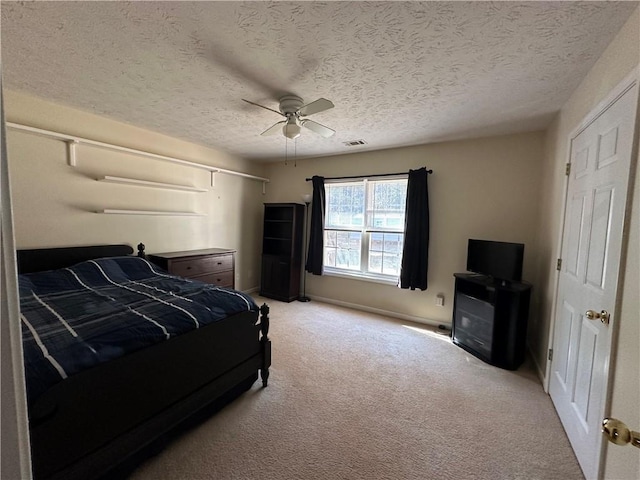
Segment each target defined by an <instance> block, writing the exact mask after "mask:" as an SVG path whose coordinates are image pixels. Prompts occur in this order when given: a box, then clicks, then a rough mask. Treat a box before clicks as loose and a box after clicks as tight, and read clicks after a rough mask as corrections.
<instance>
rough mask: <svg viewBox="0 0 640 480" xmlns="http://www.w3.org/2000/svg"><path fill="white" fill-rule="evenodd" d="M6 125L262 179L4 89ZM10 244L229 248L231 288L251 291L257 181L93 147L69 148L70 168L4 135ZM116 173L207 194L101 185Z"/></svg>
mask: <svg viewBox="0 0 640 480" xmlns="http://www.w3.org/2000/svg"><path fill="white" fill-rule="evenodd" d="M5 101H6V107H7V108H6V117H7V121H8V122H14V123H21V124H26V125H29V126H34V127H38V128H42V129H47V130H54V131H58V132H61V133H66V134H71V135H77V136H80V137H85V138H88V139H92V140H98V141H102V142H107V143H113V144H117V145H121V146H126V147H130V148H135V149H140V150H144V151H150V152H153V153H157V154H160V155H167V156H175V157H178V158H181V159H185V160H189V161H193V162H196V163H204V164H208V165H214V166H218V167H222V168H227V169H231V170H236V171H243V172H246V173H250V174H255V175H260V176H261V175H262V173H263V172H262V170H263V168H262V166H260V165H254V164H252V163H251V162H248V161H246V160H243V159H240V158H237V157H233V156H231V155H228V154H225V153H222V152H219V151H215V150H211V149H208V148H205V147H202V146H199V145H195V144H192V143H188V142H184V141H181V140H178V139H175V138H172V137H168V136H166V135H160V134H158V133H155V132H151V131H148V130H144V129H141V128H137V127H134V126H131V125H127V124H124V123H120V122H115V121H112V120H109V119H106V118H104V117H99V116H96V115H92V114H89V113H86V112H81V111H79V110H75V109H72V108H68V107H65V106H61V105H57V104H54V103H51V102H47V101H44V100H41V99H36V98H34V97H30V96H26V95H24V94H21V93H16V92H6V98H5ZM7 143H8V150H9V151H8V154H9V173H10V178H11V186H12V194H13V207H14V222H15V236H16V245H17V247H18V248H37V247H52V246H68V245H90V244H97V243H128V244H130V245H134V246H135V245H136V244H137V243H138V242H142V243H144V244H145V245H146V247H147V252H148V253H153V252H165V251H175V250H189V249H197V248H208V247H224V248H233V249H236V250H237V251H238V253H237V256H236V288H238V289H241V290H243V289H244V290H247V289H251V288H254V287H257V286H258V284H259V268H260V261H259V254H260V241H259V238H260V232H261V228H262V226H261V222H262V201H263V195H262V183H261V182H258V181H255V180H250V179H244V178H241V177H237V176H230V175H224V174H216V179H215V187H213V188H211V187H210V174H209V172H207V171H206V170H201V169H196V168H193V167H187V166H180V165H175V164H172V163H169V162H163V161H159V160H154V159H150V158H148V157H142V156H138V155H133V154H127V153H122V152H116V151H111V150H106V149H101V148H97V147H92V146H87V145H79V146H77V158H78V166H77V167H75V168H73V167H70V166H68V164H67V161H66V144H65V143H64V142H62V141H60V140H55V139H51V138H46V137H42V136H38V135H34V134H31V133H26V132H22V131H18V130H13V129H9V130H8V140H7ZM104 175H114V176H122V177H129V178H136V179H143V180H150V181H156V182H163V183H174V184H182V185H192V186H196V187H202V188H207V189H208V191H207V192H205V193H191V192H180V191H172V190H161V189H155V188H146V187H138V186H127V185H116V184H105V183H102V182H97V181H96V180H95V179H96V178H99V177H100V176H104ZM104 208H116V209H131V210H170V211H195V212H200V213H205V214H206V216H202V217H180V216H162V217H158V216H148V215H144V216H139V215H105V214H98V213H95V212H96V211H97V210H100V209H104Z"/></svg>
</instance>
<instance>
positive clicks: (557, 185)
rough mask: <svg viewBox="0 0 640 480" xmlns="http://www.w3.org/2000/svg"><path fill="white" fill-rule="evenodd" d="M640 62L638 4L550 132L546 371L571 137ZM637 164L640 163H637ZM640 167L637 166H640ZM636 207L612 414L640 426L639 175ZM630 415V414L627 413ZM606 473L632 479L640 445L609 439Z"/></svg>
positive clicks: (542, 356)
mask: <svg viewBox="0 0 640 480" xmlns="http://www.w3.org/2000/svg"><path fill="white" fill-rule="evenodd" d="M639 63H640V9H636V10H635V12H634V13H633V14H632V16H631V17H630V19H629V20H628V22H627V23H626V24H625V26H624V27H623V28H622V29H621V30H620V32H619V33H618V35H617V36H616V37H615V39H614V40H613V41H612V42H611V44H610V45H609V47H608V48H607V50H606V51H605V52H604V53H603V54H602V56H601V57H600V59H599V60H598V62H597V63H596V64H595V65H594V67H593V68H592V69H591V71H590V72H589V74H588V75H587V77H586V78H585V79H584V80H583V81H582V82H581V84H580V85H579V87H578V88H577V89H576V90H575V92H574V93H573V94H572V96H571V98H570V99H569V101H567V103H566V104H565V105H564V106H563V107H562V109H561V111H560V113H559V114H558V116H557V117H556V118H555V120H554V122H553V124H552V125H551V126H550V127H549V129H548V130H547V132H546V135H545V154H544V156H545V159H544V169H543V179H542V185H543V186H544V189H543V191H542V192H541V193H542V194H541V196H540V205H541V208H540V221H539V229H538V230H539V232H540V237H539V251H540V256H539V263H538V269H539V278H540V286H541V296H540V300H541V303H540V315H539V316H538V318H539V320H540V325H539V326H538V328H536V330H535V335H532V336H530V342H531V344H532V348H533V350H534V354H535V357H536V362H537V363H538V365H539V367H540V369H541V372H544V371H545V370H546V364H547V360H546V358H547V355H546V354H547V346H548V341H549V326H550V324H551V315H552V308H553V304H552V303H553V298H554V294H555V286H556V270H555V258H556V257H557V255H558V250H559V231H560V224H561V215H562V205H563V195H564V178H565V177H564V164H565V163H566V162H567V154H568V141H569V136H570V134H571V133H572V131H573V130H574V129H575V128H577V127H578V125H579V124H580V122H581V121H582V119H583V118H584V117H585V116H586V115H587V114H588V113H589V112H590V111H591V110H592V109H593V108H594V107H595V106H596V105H597V104H598V103H599V102H600V101H601V100H602V99H603V98H604V97H606V96H607V94H608V93H609V92H610V91H611V90H612V89H613V88H614V87H615V86H616V85H618V83H619V82H621V81H622V80H623V79H624V78H625V77H626V76H627V75H628V74H629V73H630V72H631V71H632V70H633V69H634V67H636V66H637V65H638V64H639ZM636 164H637V162H636ZM636 170H637V165H636ZM632 195H633V207H632V209H631V210H630V211H629V214H630V218H631V222H630V230H629V232H630V234H629V236H628V239H627V245H628V248H627V251H626V252H625V253H626V258H625V259H624V261H623V268H622V270H623V282H624V283H623V284H622V286H621V311H620V315H619V319H620V320H621V321H620V323H619V330H618V343H619V345H618V349H617V351H616V353H615V355H614V357H613V358H612V365H614V366H615V375H614V378H613V391H612V397H611V409H610V413H611V415H612V416H620V419H621V420H623V421H625V422H628V423H629V427H630V428H633V429H636V430H637V429H638V428H640V407H639V406H638V401H639V400H640V380H639V379H638V365H640V357H639V355H638V343H639V342H640V315H639V313H638V312H639V305H638V296H639V295H640V280H639V270H640V261H639V258H640V238H639V237H640V236H639V234H638V230H639V229H640V224H639V222H640V220H639V217H640V199H639V197H640V181H639V179H638V176H636V179H635V184H634V186H633V187H632ZM624 415H628V418H623V417H624ZM606 448H607V454H606V462H605V478H611V479H618V480H622V479H632V478H638V475H639V474H640V462H639V459H638V453H637V450H635V449H633V448H631V447H625V448H622V447H609V446H608V444H607V447H606Z"/></svg>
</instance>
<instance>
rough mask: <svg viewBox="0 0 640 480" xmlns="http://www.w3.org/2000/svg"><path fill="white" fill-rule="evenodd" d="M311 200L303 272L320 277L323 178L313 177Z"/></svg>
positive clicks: (323, 209)
mask: <svg viewBox="0 0 640 480" xmlns="http://www.w3.org/2000/svg"><path fill="white" fill-rule="evenodd" d="M311 181H312V183H313V200H312V202H311V231H310V233H309V250H308V253H307V263H306V265H305V270H306V271H307V272H310V273H313V274H314V275H322V257H323V255H324V211H325V208H326V200H325V192H324V177H318V176H317V175H314V176H313V178H312V179H311Z"/></svg>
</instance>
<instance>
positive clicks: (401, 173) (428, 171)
mask: <svg viewBox="0 0 640 480" xmlns="http://www.w3.org/2000/svg"><path fill="white" fill-rule="evenodd" d="M408 173H409V172H399V173H376V174H374V175H352V176H350V177H325V180H349V179H350V178H371V177H396V176H398V175H407V174H408ZM427 173H433V170H427ZM305 180H306V181H307V182H310V181H311V178H305Z"/></svg>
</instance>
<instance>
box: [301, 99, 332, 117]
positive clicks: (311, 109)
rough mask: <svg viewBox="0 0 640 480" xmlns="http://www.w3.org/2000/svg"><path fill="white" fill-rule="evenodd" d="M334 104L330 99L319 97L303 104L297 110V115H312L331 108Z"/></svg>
mask: <svg viewBox="0 0 640 480" xmlns="http://www.w3.org/2000/svg"><path fill="white" fill-rule="evenodd" d="M333 107H334V105H333V103H332V102H331V101H330V100H327V99H326V98H319V99H318V100H316V101H315V102H311V103H307V104H306V105H303V106H301V107H300V109H299V110H298V115H300V116H302V117H307V116H309V115H313V114H314V113H320V112H324V111H325V110H329V109H330V108H333Z"/></svg>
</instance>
